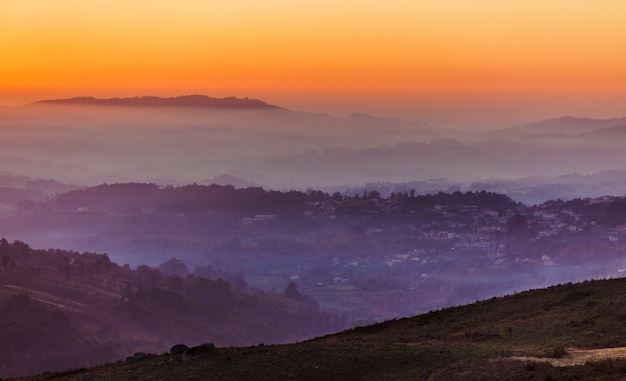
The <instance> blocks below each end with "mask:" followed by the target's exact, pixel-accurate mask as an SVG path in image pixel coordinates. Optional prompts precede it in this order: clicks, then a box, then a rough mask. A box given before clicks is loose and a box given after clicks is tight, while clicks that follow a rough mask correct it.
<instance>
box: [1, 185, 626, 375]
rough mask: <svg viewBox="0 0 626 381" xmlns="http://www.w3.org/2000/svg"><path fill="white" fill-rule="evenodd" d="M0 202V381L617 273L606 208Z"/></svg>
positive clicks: (298, 332) (122, 191)
mask: <svg viewBox="0 0 626 381" xmlns="http://www.w3.org/2000/svg"><path fill="white" fill-rule="evenodd" d="M14 180H15V181H17V180H18V179H17V178H15V179H14ZM45 184H47V186H48V187H50V186H52V185H53V184H54V183H45ZM40 185H41V184H40ZM34 186H35V185H34V184H31V187H34ZM2 205H4V216H3V217H2V218H0V231H2V232H3V235H4V236H6V237H18V238H16V239H14V240H13V241H12V242H9V241H8V240H7V239H4V240H2V241H1V242H0V254H1V255H0V256H1V257H2V260H3V269H1V270H0V283H1V287H0V290H1V292H0V297H1V298H2V301H1V302H2V303H3V307H2V309H1V310H0V311H2V312H1V314H2V316H0V321H1V322H2V324H1V325H0V327H1V329H2V330H3V331H2V332H3V337H6V338H7V340H10V341H11V342H12V343H14V344H12V345H11V346H10V347H7V348H11V349H10V351H9V352H7V353H5V354H4V356H5V358H12V357H11V356H23V355H26V356H27V358H29V359H30V360H28V361H18V362H9V363H7V364H11V365H5V368H3V371H2V372H3V375H7V376H8V375H18V374H25V373H26V372H30V373H38V372H43V371H46V370H51V369H65V368H68V367H72V366H73V367H77V366H89V365H93V364H95V363H102V362H105V361H114V360H118V359H120V358H124V356H126V355H127V354H129V353H133V352H136V351H146V352H156V353H160V352H163V351H166V350H167V348H169V347H170V346H171V345H174V344H176V343H179V342H189V343H193V344H196V343H194V341H197V340H201V341H210V342H213V343H215V344H217V345H219V346H233V345H235V346H241V345H244V346H245V345H257V344H262V343H263V344H271V343H284V342H293V341H297V340H304V339H308V338H311V337H315V336H319V335H323V334H327V333H331V332H337V331H339V330H342V329H346V328H349V327H352V326H355V325H365V324H371V323H375V322H379V321H383V320H387V319H392V318H397V317H404V316H413V315H416V314H419V313H424V312H427V311H430V310H435V309H440V308H443V307H447V306H452V305H461V304H466V303H471V302H474V301H476V300H482V299H486V298H489V297H492V296H499V295H504V294H511V293H515V292H518V291H522V290H526V289H530V288H538V287H545V286H548V285H553V284H557V283H564V282H570V281H576V280H584V279H590V278H606V277H620V276H622V275H623V273H624V271H626V260H624V258H623V255H622V254H623V251H624V248H625V247H624V245H625V241H626V228H625V226H626V199H625V198H621V197H609V196H607V197H602V198H594V199H592V198H586V199H574V200H571V201H561V200H552V201H548V202H545V203H542V204H539V205H535V206H527V205H524V204H521V203H519V202H515V201H513V200H512V199H510V198H509V197H508V196H505V195H502V194H497V193H491V192H486V191H477V192H465V193H463V192H458V191H457V192H453V193H444V192H439V193H436V194H429V195H417V194H415V192H414V191H411V192H404V193H397V194H396V193H394V194H391V195H389V196H388V197H383V196H381V194H380V193H379V192H377V191H370V192H367V191H363V192H362V193H357V194H353V195H344V194H340V193H338V192H337V193H334V194H329V193H326V192H322V191H317V190H309V191H306V192H301V191H286V192H280V191H268V190H264V189H262V188H258V187H249V188H235V187H234V186H229V185H225V186H223V185H215V184H214V185H196V184H193V185H186V186H158V185H156V184H142V183H123V184H122V183H120V184H111V185H108V184H102V185H99V186H95V187H88V188H81V189H74V190H70V191H67V192H60V193H58V194H56V195H55V196H53V197H48V198H47V199H45V200H40V201H28V200H21V201H18V202H14V203H12V202H11V201H10V198H9V197H5V199H3V203H2ZM34 248H37V249H34ZM129 264H130V265H129ZM34 343H41V344H40V345H33V344H34ZM197 344H199V343H197ZM77 345H78V346H80V347H81V350H80V351H79V352H76V351H75V348H76V346H77ZM20 348H21V349H20ZM21 351H24V353H22V354H20V353H21ZM16 364H17V365H16ZM20 364H21V365H20Z"/></svg>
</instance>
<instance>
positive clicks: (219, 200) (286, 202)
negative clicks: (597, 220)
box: [50, 183, 518, 213]
mask: <svg viewBox="0 0 626 381" xmlns="http://www.w3.org/2000/svg"><path fill="white" fill-rule="evenodd" d="M329 200H334V201H336V202H338V203H341V204H342V205H343V206H344V207H345V208H348V209H349V210H350V211H352V212H359V208H361V209H362V210H361V211H371V210H372V208H375V209H376V208H382V207H383V205H382V204H381V203H380V201H382V199H381V197H380V194H379V193H378V192H377V191H371V192H369V193H368V192H364V193H362V194H354V195H342V194H340V193H338V192H337V193H334V194H329V193H325V192H321V191H316V190H310V191H307V192H301V191H274V190H265V189H263V188H260V187H250V188H240V189H236V188H235V187H233V186H231V185H216V184H213V185H197V184H192V185H186V186H180V187H173V186H166V187H162V186H159V185H156V184H145V183H124V184H102V185H98V186H95V187H90V188H86V189H81V190H74V191H70V192H67V193H63V194H59V195H58V196H56V198H55V199H54V200H53V201H52V202H51V203H50V206H51V207H53V208H60V209H69V210H75V209H76V208H81V207H83V208H85V207H92V208H124V207H128V208H142V207H153V208H162V209H164V210H171V211H174V210H176V211H198V210H228V211H231V212H237V211H245V212H248V213H276V212H291V213H293V212H301V209H302V208H303V207H305V206H306V205H307V203H315V202H322V201H329ZM386 201H387V202H388V204H389V203H393V205H394V206H395V207H397V208H402V207H406V208H427V207H433V206H435V205H450V206H460V205H474V206H478V207H483V208H484V207H487V208H492V209H496V210H499V209H506V208H507V207H512V206H515V205H518V203H516V202H514V201H513V200H511V199H510V198H509V197H507V196H506V195H502V194H497V193H492V192H485V191H480V192H465V193H462V192H454V193H443V192H439V193H436V194H429V195H415V194H413V193H411V192H407V193H398V194H395V193H394V194H392V195H391V196H390V197H389V198H387V199H386Z"/></svg>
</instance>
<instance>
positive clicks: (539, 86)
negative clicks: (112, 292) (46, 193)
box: [0, 0, 626, 120]
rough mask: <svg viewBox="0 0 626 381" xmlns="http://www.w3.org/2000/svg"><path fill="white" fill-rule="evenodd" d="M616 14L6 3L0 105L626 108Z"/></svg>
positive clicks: (462, 7) (611, 4) (428, 5)
mask: <svg viewBox="0 0 626 381" xmlns="http://www.w3.org/2000/svg"><path fill="white" fill-rule="evenodd" d="M625 15H626V2H624V1H621V0H598V1H593V2H592V1H586V0H584V1H583V0H550V1H546V0H524V1H517V0H515V1H513V0H473V1H466V0H437V1H423V0H399V1H393V0H360V1H352V0H348V1H328V0H316V1H308V0H306V1H293V0H265V1H258V0H229V1H202V0H176V1H164V0H153V1H139V0H138V1H122V0H104V1H103V0H90V1H84V0H81V1H78V0H54V1H50V0H0V104H8V105H17V104H22V103H25V102H30V101H34V100H38V99H42V98H50V97H67V96H75V95H94V96H100V97H109V96H129V95H163V96H173V95H181V94H189V93H202V94H207V95H211V96H231V95H237V96H241V97H243V96H250V97H255V98H261V99H264V100H267V101H269V102H272V103H278V104H281V105H284V106H288V107H295V108H299V109H305V110H312V111H324V110H326V109H328V110H329V111H331V112H333V111H335V112H343V111H345V112H351V111H358V112H364V111H370V113H373V114H376V113H382V114H398V115H406V116H412V117H420V116H425V117H426V119H429V118H430V119H435V120H437V118H439V119H442V120H444V119H446V112H449V113H452V114H453V113H454V112H455V111H458V113H459V115H460V116H459V117H458V118H459V119H463V118H466V117H465V116H463V115H467V117H471V116H472V115H471V114H472V111H471V110H474V113H484V112H488V110H494V109H495V110H499V111H500V113H504V114H507V115H508V114H511V115H513V114H516V113H517V114H519V115H517V117H524V116H525V115H527V118H530V117H533V116H534V114H533V113H538V114H541V112H553V113H556V115H558V114H559V113H570V114H571V113H581V112H582V113H586V114H587V115H590V116H605V117H608V116H617V115H626V110H624V111H623V112H621V113H620V107H621V102H623V101H624V100H626V49H625V47H626V23H624V22H623V17H624V16H625ZM504 100H509V101H508V103H506V102H504ZM533 100H535V102H534V103H535V104H536V105H535V106H533V104H534V103H533ZM607 100H608V103H607ZM498 102H500V103H503V102H504V103H506V104H507V106H504V104H502V105H501V106H498V107H494V105H497V104H498ZM426 105H428V106H426ZM502 107H504V108H502ZM549 107H553V109H549ZM543 109H545V110H543ZM433 110H439V111H437V112H435V111H433ZM463 110H465V111H463ZM507 110H508V111H507ZM541 110H543V111H541ZM568 110H571V111H569V112H568ZM438 113H439V114H438ZM531 114H533V115H531ZM437 115H439V116H437ZM504 117H505V118H506V115H504ZM448 118H450V116H449V115H448Z"/></svg>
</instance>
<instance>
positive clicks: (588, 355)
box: [511, 347, 626, 366]
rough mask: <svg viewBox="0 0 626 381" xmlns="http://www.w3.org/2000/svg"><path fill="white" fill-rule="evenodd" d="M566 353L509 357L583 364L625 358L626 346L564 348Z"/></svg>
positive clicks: (560, 363) (565, 364) (523, 359)
mask: <svg viewBox="0 0 626 381" xmlns="http://www.w3.org/2000/svg"><path fill="white" fill-rule="evenodd" d="M565 350H566V351H567V354H565V355H564V356H563V357H561V358H550V357H511V359H513V360H520V361H535V362H548V363H550V365H552V366H573V365H583V364H585V363H586V362H588V361H592V362H593V361H602V360H608V359H622V358H626V347H618V348H601V349H576V348H565Z"/></svg>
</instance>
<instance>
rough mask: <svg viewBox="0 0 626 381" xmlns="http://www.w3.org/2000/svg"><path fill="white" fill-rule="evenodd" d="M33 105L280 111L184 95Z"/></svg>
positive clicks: (247, 101)
mask: <svg viewBox="0 0 626 381" xmlns="http://www.w3.org/2000/svg"><path fill="white" fill-rule="evenodd" d="M32 105H83V106H116V107H194V108H215V109H220V108H221V109H238V110H245V109H268V110H278V109H280V107H278V106H274V105H270V104H268V103H265V102H263V101H260V100H258V99H250V98H235V97H229V98H212V97H208V96H206V95H183V96H179V97H171V98H161V97H154V96H143V97H133V98H110V99H98V98H94V97H75V98H70V99H52V100H43V101H39V102H35V103H32Z"/></svg>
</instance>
